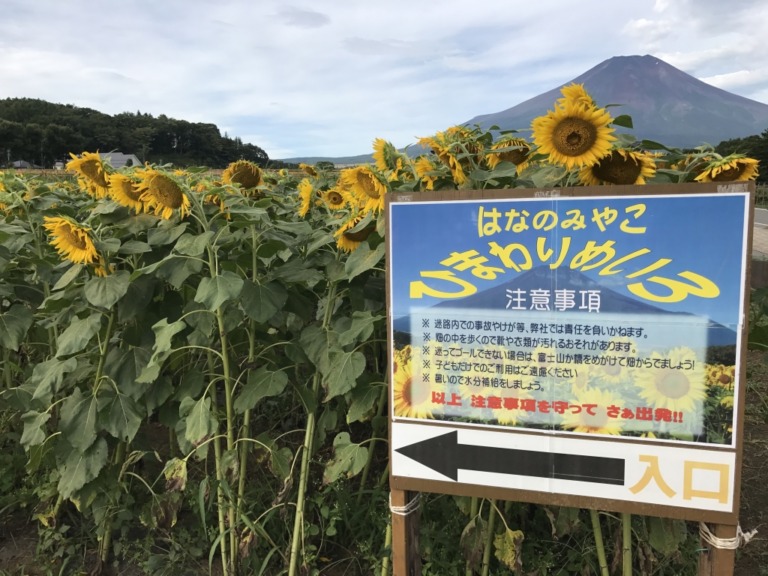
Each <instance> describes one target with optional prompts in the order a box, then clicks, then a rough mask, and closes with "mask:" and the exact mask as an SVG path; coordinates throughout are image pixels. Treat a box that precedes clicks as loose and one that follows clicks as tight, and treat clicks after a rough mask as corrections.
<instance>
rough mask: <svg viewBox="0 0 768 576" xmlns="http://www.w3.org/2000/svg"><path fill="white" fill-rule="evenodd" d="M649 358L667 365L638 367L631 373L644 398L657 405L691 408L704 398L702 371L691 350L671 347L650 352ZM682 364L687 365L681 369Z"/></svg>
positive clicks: (703, 371)
mask: <svg viewBox="0 0 768 576" xmlns="http://www.w3.org/2000/svg"><path fill="white" fill-rule="evenodd" d="M650 359H651V360H653V361H654V363H659V364H665V365H667V366H669V367H668V368H667V367H659V368H649V369H645V370H639V371H638V372H637V373H636V374H635V385H636V386H637V387H638V388H639V389H640V391H639V392H640V396H641V397H642V398H643V399H644V400H646V401H647V402H649V403H651V404H653V405H654V406H656V407H657V408H668V409H670V410H673V411H681V412H692V411H693V410H694V409H695V408H697V407H698V406H699V405H700V404H701V402H702V401H703V400H704V399H705V398H706V396H707V389H706V371H705V368H704V367H703V366H702V363H701V362H699V361H698V360H697V359H696V353H695V352H694V351H693V350H691V349H690V348H687V347H678V348H672V349H671V350H670V351H669V354H667V355H666V356H664V355H662V354H659V353H658V352H654V353H653V354H652V355H651V358H650ZM657 361H658V362H657ZM684 365H686V366H690V369H688V370H684V369H682V368H681V367H682V366H684Z"/></svg>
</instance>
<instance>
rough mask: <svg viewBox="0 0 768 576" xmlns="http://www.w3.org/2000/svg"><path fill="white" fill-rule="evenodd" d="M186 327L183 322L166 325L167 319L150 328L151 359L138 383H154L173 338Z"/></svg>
mask: <svg viewBox="0 0 768 576" xmlns="http://www.w3.org/2000/svg"><path fill="white" fill-rule="evenodd" d="M186 327H187V325H186V324H185V323H184V321H183V320H176V322H172V323H171V324H168V319H167V318H163V319H162V320H160V321H159V322H156V323H155V324H154V325H153V326H152V331H153V332H154V333H155V345H154V346H153V347H152V357H151V358H150V359H149V362H148V363H147V365H146V366H144V368H143V369H142V371H141V374H139V377H138V378H137V379H136V380H137V381H138V382H143V383H149V382H154V381H155V380H156V379H157V377H158V376H159V375H160V368H162V365H163V362H165V359H166V358H167V357H168V355H169V354H170V353H171V350H172V346H173V337H174V336H175V335H176V334H178V333H179V332H181V331H182V330H184V329H185V328H186Z"/></svg>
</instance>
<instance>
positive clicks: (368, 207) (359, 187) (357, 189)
mask: <svg viewBox="0 0 768 576" xmlns="http://www.w3.org/2000/svg"><path fill="white" fill-rule="evenodd" d="M338 182H339V187H340V188H342V189H343V190H345V191H347V192H348V193H349V194H351V195H352V197H353V198H354V200H355V202H356V203H357V204H358V206H359V207H360V209H361V210H362V211H363V212H374V213H377V212H381V211H382V210H383V209H384V195H385V194H386V193H387V185H386V183H385V182H383V181H382V179H381V178H380V177H379V175H378V174H377V173H376V172H375V171H374V170H373V168H372V167H370V166H355V167H353V168H345V169H344V170H342V171H341V172H340V173H339V180H338Z"/></svg>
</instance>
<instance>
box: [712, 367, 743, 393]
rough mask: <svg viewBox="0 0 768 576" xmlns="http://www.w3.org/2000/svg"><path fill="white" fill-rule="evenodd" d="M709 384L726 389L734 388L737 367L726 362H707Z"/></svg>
mask: <svg viewBox="0 0 768 576" xmlns="http://www.w3.org/2000/svg"><path fill="white" fill-rule="evenodd" d="M706 372H707V384H709V385H710V386H719V387H720V388H724V389H725V390H733V384H734V381H735V380H736V367H735V366H726V365H725V364H707V368H706Z"/></svg>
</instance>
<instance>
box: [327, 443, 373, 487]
mask: <svg viewBox="0 0 768 576" xmlns="http://www.w3.org/2000/svg"><path fill="white" fill-rule="evenodd" d="M367 461H368V448H366V447H365V446H360V444H355V443H353V442H352V441H350V439H349V433H348V432H339V433H338V434H337V435H336V437H335V438H334V439H333V459H332V460H331V461H330V462H328V463H327V464H326V465H325V471H324V472H323V483H324V484H330V483H331V482H335V481H336V480H338V479H339V478H341V477H342V476H344V477H346V478H352V477H353V476H356V475H357V474H359V473H360V471H361V470H362V469H363V468H364V467H365V463H366V462H367Z"/></svg>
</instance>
